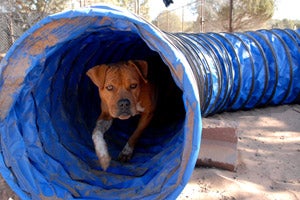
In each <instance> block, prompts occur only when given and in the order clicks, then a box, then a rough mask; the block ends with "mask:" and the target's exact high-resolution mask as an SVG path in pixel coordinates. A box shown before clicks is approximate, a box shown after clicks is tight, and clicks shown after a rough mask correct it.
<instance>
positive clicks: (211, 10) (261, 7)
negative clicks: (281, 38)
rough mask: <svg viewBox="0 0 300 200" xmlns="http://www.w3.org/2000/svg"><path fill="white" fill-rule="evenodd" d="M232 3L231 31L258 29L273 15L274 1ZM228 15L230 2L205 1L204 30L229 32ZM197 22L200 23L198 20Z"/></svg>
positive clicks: (228, 0) (246, 0)
mask: <svg viewBox="0 0 300 200" xmlns="http://www.w3.org/2000/svg"><path fill="white" fill-rule="evenodd" d="M232 3H233V8H232V20H231V21H232V24H231V26H232V31H243V30H253V29H259V28H261V27H262V26H264V24H265V23H266V22H267V21H268V20H269V19H271V18H272V16H273V14H274V7H275V3H274V0H233V2H232ZM198 10H199V8H198ZM229 14H230V0H207V1H206V6H205V30H206V31H230V30H229V27H230V25H229V19H230V18H229ZM197 21H199V23H200V19H198V20H197Z"/></svg>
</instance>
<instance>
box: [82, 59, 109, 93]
mask: <svg viewBox="0 0 300 200" xmlns="http://www.w3.org/2000/svg"><path fill="white" fill-rule="evenodd" d="M107 69H108V65H105V64H103V65H97V66H95V67H93V68H91V69H89V70H88V71H87V72H86V75H87V76H88V77H90V79H91V80H92V81H93V83H94V84H95V85H97V87H98V88H100V89H103V87H104V83H105V77H106V71H107Z"/></svg>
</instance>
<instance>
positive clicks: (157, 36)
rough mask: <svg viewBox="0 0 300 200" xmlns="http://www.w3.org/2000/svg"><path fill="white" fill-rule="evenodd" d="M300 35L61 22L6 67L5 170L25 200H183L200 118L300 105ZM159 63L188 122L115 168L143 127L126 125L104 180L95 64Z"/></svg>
mask: <svg viewBox="0 0 300 200" xmlns="http://www.w3.org/2000/svg"><path fill="white" fill-rule="evenodd" d="M299 44H300V37H299V30H297V31H293V30H277V29H276V30H261V31H256V32H246V33H233V34H229V33H207V34H202V33H201V34H186V33H178V34H170V33H164V32H161V31H160V30H159V29H157V28H156V27H154V26H153V25H151V24H150V23H148V22H146V21H144V20H143V19H141V18H139V17H138V16H136V15H134V14H131V13H129V12H127V11H125V10H122V9H120V8H116V7H110V6H106V5H98V6H94V7H91V8H84V9H77V10H72V11H66V12H62V13H58V14H55V15H51V16H49V17H47V18H45V19H43V20H42V21H41V22H39V23H37V24H36V25H34V26H33V27H32V28H31V29H30V30H28V31H27V32H26V33H25V34H24V35H23V36H22V37H21V38H20V39H19V40H17V41H16V42H15V44H14V45H13V46H12V47H11V49H10V50H9V51H8V52H7V55H6V57H5V58H4V59H3V60H2V61H1V63H0V120H1V121H0V134H1V135H0V143H1V146H0V147H1V154H0V155H1V156H0V171H1V174H2V176H3V177H4V178H5V180H6V181H7V183H8V184H9V186H10V187H11V188H12V189H13V190H14V191H15V192H16V193H17V194H18V195H19V196H20V197H21V198H22V199H175V198H176V197H177V196H178V195H179V194H180V192H181V191H182V189H183V188H184V186H185V185H186V183H187V182H188V180H189V178H190V176H191V174H192V171H193V169H194V166H195V163H196V160H197V157H198V153H199V149H200V139H201V128H202V124H201V112H202V114H203V115H204V116H206V115H211V114H214V113H218V112H222V111H228V110H237V109H250V108H253V107H257V106H264V105H270V104H271V105H277V104H282V103H294V102H299V99H300V98H299V90H300V81H299V79H300V72H299V70H300V68H299V61H300V59H299ZM156 55H158V56H159V57H160V59H161V60H162V61H163V62H164V64H165V65H166V66H167V67H168V68H169V70H170V72H171V74H172V78H173V79H174V81H175V83H176V84H177V86H178V87H179V88H180V89H181V90H182V92H183V94H182V99H183V102H184V108H185V112H186V113H185V118H184V119H182V120H180V121H176V123H175V122H174V123H172V124H168V125H166V126H163V127H160V128H156V127H149V128H148V129H147V130H146V131H145V133H144V134H143V136H142V138H141V141H140V142H139V146H138V147H137V148H136V151H135V155H134V157H133V158H132V160H131V162H130V163H127V164H122V163H120V162H118V161H117V156H118V153H119V152H120V151H121V149H122V148H123V146H124V145H125V144H126V141H127V139H128V137H129V136H128V135H129V134H130V132H132V131H133V130H134V127H135V126H134V124H135V120H136V119H132V120H130V121H129V122H120V121H116V122H114V123H113V126H112V127H111V129H110V130H109V133H108V134H107V135H108V138H106V139H107V142H108V147H109V152H110V154H111V156H112V158H113V160H112V163H111V166H110V167H109V168H108V169H107V171H106V172H104V171H102V169H101V167H100V165H99V163H98V161H97V156H96V154H95V152H94V146H93V142H92V139H91V132H92V130H93V127H94V125H95V121H96V119H97V117H98V115H99V113H100V110H99V104H100V100H99V97H98V91H97V88H95V86H94V85H93V84H92V83H91V81H90V80H89V79H88V77H87V76H86V75H85V72H86V71H87V70H88V69H90V68H91V67H93V66H95V65H97V64H102V63H111V62H117V61H120V60H128V59H147V58H149V57H152V56H156Z"/></svg>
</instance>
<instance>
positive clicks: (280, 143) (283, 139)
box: [178, 105, 300, 200]
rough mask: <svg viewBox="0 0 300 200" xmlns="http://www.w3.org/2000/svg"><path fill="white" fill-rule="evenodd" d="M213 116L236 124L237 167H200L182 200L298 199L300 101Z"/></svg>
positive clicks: (180, 198) (299, 181)
mask: <svg viewBox="0 0 300 200" xmlns="http://www.w3.org/2000/svg"><path fill="white" fill-rule="evenodd" d="M213 118H215V119H221V120H229V121H235V122H236V123H237V125H238V128H237V131H238V138H239V140H238V154H239V156H238V161H237V162H238V165H237V171H236V172H229V171H225V170H220V169H213V168H210V169H206V168H196V169H195V170H194V173H193V176H192V178H191V180H190V181H189V183H188V185H187V186H186V187H185V189H184V191H183V192H182V193H181V195H180V197H179V198H178V200H196V199H202V200H215V199H218V200H235V199H253V200H267V199H268V200H296V199H300V105H292V106H279V107H269V108H264V109H255V110H251V111H239V112H234V113H223V114H220V115H215V116H213Z"/></svg>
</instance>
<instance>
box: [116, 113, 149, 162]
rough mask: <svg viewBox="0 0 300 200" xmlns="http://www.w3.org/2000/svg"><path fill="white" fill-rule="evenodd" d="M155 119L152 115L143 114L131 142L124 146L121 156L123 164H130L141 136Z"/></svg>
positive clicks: (130, 139)
mask: <svg viewBox="0 0 300 200" xmlns="http://www.w3.org/2000/svg"><path fill="white" fill-rule="evenodd" d="M152 117H153V114H152V113H149V114H142V115H141V118H140V120H139V123H138V126H137V128H136V130H135V131H134V132H133V134H132V135H131V136H130V138H129V140H128V141H127V143H126V145H125V146H124V148H123V150H122V152H121V153H120V154H119V160H120V161H121V162H128V161H129V160H130V159H131V157H132V154H133V150H134V147H135V145H136V143H137V141H138V139H139V137H140V136H141V134H142V132H143V131H144V130H145V128H146V127H147V126H148V124H149V123H150V121H151V119H152Z"/></svg>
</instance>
